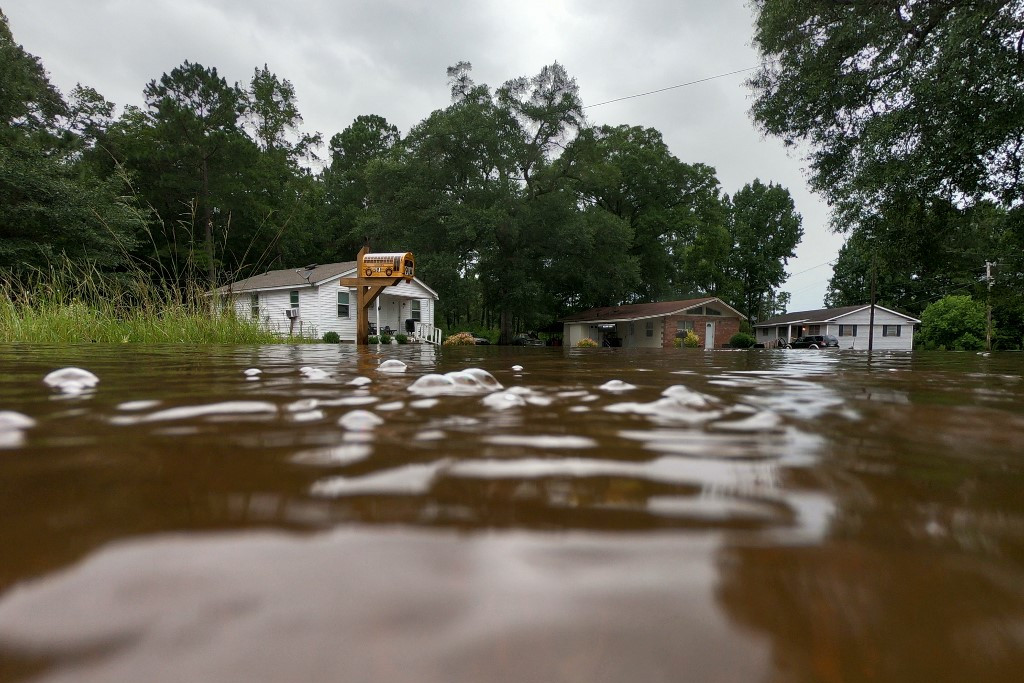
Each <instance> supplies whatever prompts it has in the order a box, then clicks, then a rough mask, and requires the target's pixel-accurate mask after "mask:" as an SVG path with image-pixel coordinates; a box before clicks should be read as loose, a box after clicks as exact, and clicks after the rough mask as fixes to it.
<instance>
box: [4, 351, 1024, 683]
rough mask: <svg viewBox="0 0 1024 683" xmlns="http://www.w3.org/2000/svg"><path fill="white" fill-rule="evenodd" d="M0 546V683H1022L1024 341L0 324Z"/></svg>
mask: <svg viewBox="0 0 1024 683" xmlns="http://www.w3.org/2000/svg"><path fill="white" fill-rule="evenodd" d="M396 361H397V362H396ZM66 367H77V368H81V369H84V370H87V371H88V372H90V373H92V374H93V375H95V377H96V378H97V379H98V383H96V384H95V386H89V384H90V383H89V382H88V381H82V380H81V378H79V379H74V378H70V379H69V378H66V377H65V378H64V379H63V380H62V379H61V377H59V376H58V377H57V378H56V380H54V381H51V382H50V384H52V386H50V385H48V384H47V383H44V378H45V377H47V375H48V374H49V373H51V372H52V371H54V370H57V369H60V368H66ZM69 382H70V383H69ZM0 557H2V560H0V681H16V680H19V681H20V680H42V681H151V682H157V681H186V680H187V681H235V680H238V681H282V680H294V681H300V680H301V681H320V680H323V681H326V680H339V681H341V680H344V681H378V682H392V681H403V682H404V681H420V682H427V683H432V682H435V681H436V682H441V681H449V682H452V681H454V682H461V681H545V682H548V681H550V682H559V681H582V682H585V683H597V682H601V681H645V682H646V681H682V680H686V681H766V682H782V681H786V682H790V681H826V682H831V681H918V680H919V681H1018V680H1020V679H1021V676H1022V673H1021V672H1022V671H1024V355H1021V354H992V355H990V356H989V355H983V354H973V353H971V354H964V353H961V354H956V353H936V354H911V353H894V354H884V353H883V354H874V355H873V356H871V357H870V358H869V357H868V356H867V355H866V354H864V353H860V352H842V351H834V352H832V351H829V352H825V351H808V350H762V351H749V352H738V351H719V352H704V351H695V350H684V349H679V350H661V349H657V350H643V351H638V350H632V351H631V350H629V349H593V350H574V349H550V348H515V347H513V348H503V347H463V348H443V349H441V348H436V347H430V346H403V347H389V348H387V349H386V350H384V351H378V350H376V349H375V348H370V349H369V350H367V349H357V348H355V347H352V346H332V345H315V346H295V347H289V346H272V347H271V346H268V347H170V346H168V347H131V346H102V345H88V346H77V347H42V346H14V345H11V346H0Z"/></svg>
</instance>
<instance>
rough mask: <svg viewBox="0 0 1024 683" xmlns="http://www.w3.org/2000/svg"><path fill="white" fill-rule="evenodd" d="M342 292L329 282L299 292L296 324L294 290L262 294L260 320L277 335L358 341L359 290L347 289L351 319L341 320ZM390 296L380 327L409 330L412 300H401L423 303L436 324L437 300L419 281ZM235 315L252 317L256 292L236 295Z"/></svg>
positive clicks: (423, 313) (425, 316)
mask: <svg viewBox="0 0 1024 683" xmlns="http://www.w3.org/2000/svg"><path fill="white" fill-rule="evenodd" d="M340 289H342V288H341V286H340V285H339V283H338V280H331V281H329V282H325V283H323V284H322V285H320V286H319V287H303V288H299V289H297V291H298V292H299V314H300V317H299V318H297V319H296V320H295V322H294V325H292V324H291V323H292V321H291V320H290V319H289V318H288V317H287V315H286V312H287V311H288V310H289V309H290V308H291V298H290V292H291V291H293V290H290V289H283V290H271V291H261V292H259V293H258V294H259V298H260V319H261V320H263V321H264V323H265V324H266V325H267V326H268V327H269V328H270V329H272V330H274V331H275V332H276V333H277V334H280V335H282V336H286V335H288V334H289V331H290V332H291V333H292V334H295V335H298V334H300V333H301V334H304V335H305V336H315V337H316V338H320V337H323V335H324V333H325V332H331V331H333V332H337V333H338V336H339V337H340V338H341V340H342V341H348V342H353V341H355V338H356V293H355V290H353V289H349V288H345V289H347V290H348V292H349V317H348V318H339V317H338V291H339V290H340ZM386 291H387V294H382V295H381V296H380V297H379V299H378V301H379V302H380V303H381V311H380V324H381V326H382V327H383V326H384V325H390V327H391V328H392V329H393V330H396V331H398V332H404V331H405V319H406V318H409V317H412V313H411V311H412V307H411V304H410V301H409V299H406V298H400V297H412V298H416V299H419V301H420V320H421V321H422V322H424V323H426V324H430V325H433V324H434V308H435V307H434V300H433V297H432V296H431V295H430V293H429V292H427V291H426V290H425V289H424V288H423V287H422V286H420V285H419V284H418V283H416V282H412V283H409V284H406V283H405V282H403V283H402V284H400V285H396V286H394V287H389V288H388V289H387V290H386ZM233 299H234V302H233V304H234V308H235V312H236V313H237V314H238V315H239V316H240V317H244V318H248V317H250V316H251V315H252V313H251V304H252V292H243V293H240V294H235V295H234V296H233ZM369 314H370V322H372V323H376V321H377V312H376V311H375V310H374V309H373V307H371V308H370V311H369Z"/></svg>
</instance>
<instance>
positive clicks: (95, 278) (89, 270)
mask: <svg viewBox="0 0 1024 683" xmlns="http://www.w3.org/2000/svg"><path fill="white" fill-rule="evenodd" d="M295 341H303V340H296V339H282V338H280V337H278V336H276V335H275V334H273V332H271V331H270V330H269V329H267V328H266V326H265V325H264V324H262V323H261V322H260V321H258V320H250V319H246V318H244V317H239V316H237V315H235V312H234V310H233V309H232V307H231V306H230V305H226V306H224V307H223V308H222V307H221V306H220V305H219V302H217V301H215V299H214V298H212V297H211V296H210V294H209V292H207V291H205V290H203V289H202V288H200V287H198V286H187V287H176V286H174V285H168V284H165V283H161V282H158V281H155V280H154V279H152V278H150V277H149V276H148V275H146V274H145V273H143V272H142V271H141V270H138V271H133V272H129V273H118V274H110V273H103V272H100V271H99V270H97V269H96V268H94V267H91V266H83V265H77V264H73V263H70V262H66V263H62V264H57V265H52V266H51V267H50V268H49V269H46V270H37V271H34V272H32V273H31V274H30V275H28V276H27V277H25V278H22V279H15V278H13V277H8V278H3V277H0V342H36V343H74V342H101V343H116V344H273V343H280V342H295Z"/></svg>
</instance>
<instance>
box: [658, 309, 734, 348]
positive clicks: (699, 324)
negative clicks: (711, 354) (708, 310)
mask: <svg viewBox="0 0 1024 683" xmlns="http://www.w3.org/2000/svg"><path fill="white" fill-rule="evenodd" d="M680 320H692V321H693V332H694V334H696V335H697V336H698V337H699V338H700V346H701V348H704V333H705V330H707V324H708V323H709V322H713V323H715V348H716V349H720V348H722V347H723V346H725V345H726V344H728V343H729V340H730V339H731V338H732V336H733V335H734V334H736V333H737V332H739V331H740V319H739V318H737V317H735V316H728V315H670V316H668V317H666V318H665V325H664V327H663V332H662V339H661V345H662V346H664V347H665V348H667V349H671V348H672V347H673V345H674V341H673V340H674V339H675V338H676V328H677V326H678V325H679V321H680Z"/></svg>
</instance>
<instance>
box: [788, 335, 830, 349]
mask: <svg viewBox="0 0 1024 683" xmlns="http://www.w3.org/2000/svg"><path fill="white" fill-rule="evenodd" d="M790 346H791V347H792V348H794V349H827V348H836V349H838V348H839V339H837V338H836V337H833V336H832V335H831V334H808V335H804V336H803V337H797V338H796V339H794V340H793V343H792V344H791V345H790Z"/></svg>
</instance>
